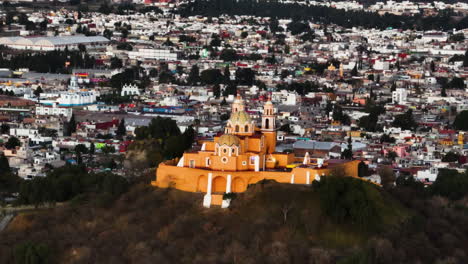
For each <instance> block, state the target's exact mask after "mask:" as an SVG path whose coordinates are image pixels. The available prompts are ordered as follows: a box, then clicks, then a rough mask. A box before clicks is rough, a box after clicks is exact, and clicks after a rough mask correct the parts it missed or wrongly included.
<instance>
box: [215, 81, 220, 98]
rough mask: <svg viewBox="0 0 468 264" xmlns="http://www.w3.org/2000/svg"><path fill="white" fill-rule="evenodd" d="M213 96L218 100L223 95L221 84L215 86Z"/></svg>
mask: <svg viewBox="0 0 468 264" xmlns="http://www.w3.org/2000/svg"><path fill="white" fill-rule="evenodd" d="M213 95H214V97H216V98H219V96H220V95H221V87H220V86H219V84H215V85H214V86H213Z"/></svg>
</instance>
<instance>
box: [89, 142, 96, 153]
mask: <svg viewBox="0 0 468 264" xmlns="http://www.w3.org/2000/svg"><path fill="white" fill-rule="evenodd" d="M95 152H96V146H95V145H94V142H91V146H90V147H89V154H91V155H94V153H95Z"/></svg>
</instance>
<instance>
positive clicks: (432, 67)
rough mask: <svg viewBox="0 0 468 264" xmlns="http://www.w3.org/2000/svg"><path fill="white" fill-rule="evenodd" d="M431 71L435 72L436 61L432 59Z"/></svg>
mask: <svg viewBox="0 0 468 264" xmlns="http://www.w3.org/2000/svg"><path fill="white" fill-rule="evenodd" d="M431 72H435V63H434V61H431Z"/></svg>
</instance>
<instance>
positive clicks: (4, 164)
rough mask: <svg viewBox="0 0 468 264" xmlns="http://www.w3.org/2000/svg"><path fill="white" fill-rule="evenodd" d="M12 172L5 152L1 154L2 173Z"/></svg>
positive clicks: (0, 167)
mask: <svg viewBox="0 0 468 264" xmlns="http://www.w3.org/2000/svg"><path fill="white" fill-rule="evenodd" d="M9 172H10V163H9V162H8V159H7V157H6V156H5V155H4V154H1V155H0V175H3V174H6V173H9Z"/></svg>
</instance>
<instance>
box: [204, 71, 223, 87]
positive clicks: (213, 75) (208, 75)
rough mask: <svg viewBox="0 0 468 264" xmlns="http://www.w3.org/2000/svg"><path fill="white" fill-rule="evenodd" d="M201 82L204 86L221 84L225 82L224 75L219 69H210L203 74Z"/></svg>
mask: <svg viewBox="0 0 468 264" xmlns="http://www.w3.org/2000/svg"><path fill="white" fill-rule="evenodd" d="M200 80H201V81H202V83H204V84H220V83H221V82H222V81H223V75H222V74H221V71H220V70H219V69H208V70H204V71H202V72H201V74H200Z"/></svg>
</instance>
